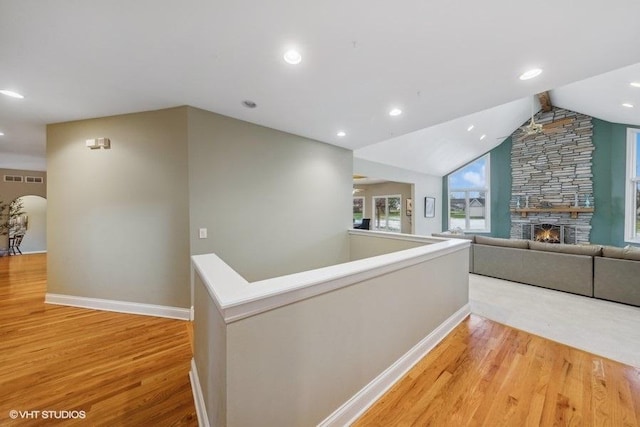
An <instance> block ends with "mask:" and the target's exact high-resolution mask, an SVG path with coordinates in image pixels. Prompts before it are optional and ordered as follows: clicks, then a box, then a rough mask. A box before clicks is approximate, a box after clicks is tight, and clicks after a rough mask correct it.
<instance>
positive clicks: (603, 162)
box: [442, 118, 638, 246]
mask: <svg viewBox="0 0 640 427" xmlns="http://www.w3.org/2000/svg"><path fill="white" fill-rule="evenodd" d="M629 127H638V126H629V125H624V124H619V123H610V122H607V121H604V120H600V119H596V118H593V145H594V147H595V151H594V152H593V167H592V172H593V195H594V203H595V212H594V214H593V220H592V222H591V227H592V228H591V242H592V243H597V244H601V245H612V246H625V245H626V243H625V241H624V199H625V188H624V186H625V174H626V159H625V157H626V150H627V145H626V144H627V128H629ZM511 145H512V140H511V138H507V139H506V140H505V141H504V142H503V143H502V144H500V145H499V146H497V147H496V148H494V149H493V150H491V151H490V153H491V233H490V235H491V236H494V237H505V238H508V237H509V234H510V227H511V213H510V212H509V202H510V200H511ZM447 181H448V175H445V176H444V177H443V179H442V195H443V198H444V199H445V202H444V203H443V204H442V205H443V206H442V218H443V219H442V229H443V230H447V229H448V223H447V222H448V218H447V205H446V199H447V195H448V194H449V192H448V188H447V187H448V186H447Z"/></svg>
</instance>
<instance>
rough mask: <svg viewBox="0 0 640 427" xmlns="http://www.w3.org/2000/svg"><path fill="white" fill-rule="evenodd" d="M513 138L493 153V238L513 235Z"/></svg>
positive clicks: (492, 151) (508, 139) (505, 141)
mask: <svg viewBox="0 0 640 427" xmlns="http://www.w3.org/2000/svg"><path fill="white" fill-rule="evenodd" d="M511 142H512V141H511V137H509V138H507V139H505V140H504V142H503V143H502V144H500V145H498V146H497V147H496V148H494V149H493V150H491V151H490V153H491V193H490V195H491V236H493V237H504V238H509V235H510V234H511V212H510V210H509V202H510V201H511Z"/></svg>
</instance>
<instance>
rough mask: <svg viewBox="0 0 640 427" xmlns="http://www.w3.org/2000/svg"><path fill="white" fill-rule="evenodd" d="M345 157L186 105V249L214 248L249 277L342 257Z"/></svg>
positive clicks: (347, 205) (347, 217)
mask: <svg viewBox="0 0 640 427" xmlns="http://www.w3.org/2000/svg"><path fill="white" fill-rule="evenodd" d="M352 162H353V160H352V152H351V151H349V150H345V149H343V148H339V147H335V146H332V145H328V144H323V143H320V142H317V141H313V140H310V139H307V138H303V137H300V136H296V135H292V134H288V133H285V132H280V131H277V130H274V129H269V128H265V127H263V126H258V125H255V124H251V123H248V122H243V121H240V120H236V119H232V118H230V117H225V116H221V115H219V114H215V113H211V112H208V111H204V110H199V109H196V108H191V107H189V177H190V183H189V192H190V217H191V253H192V254H204V253H215V254H217V255H218V256H219V257H220V258H222V259H223V260H224V261H225V262H226V263H227V264H229V265H230V266H232V267H233V268H234V269H235V270H236V271H237V272H238V273H240V274H241V275H242V276H243V277H244V278H245V279H247V280H248V281H256V280H261V279H266V278H270V277H277V276H281V275H284V274H290V273H295V272H299V271H305V270H309V269H313V268H319V267H324V266H327V265H333V264H337V263H341V262H346V261H347V260H348V257H349V246H348V241H347V238H346V233H345V231H346V230H347V229H349V228H350V227H351V225H352V221H351V208H352V201H351V183H352V166H353V165H352ZM199 228H207V230H208V238H207V239H199V238H198V237H197V236H198V229H199Z"/></svg>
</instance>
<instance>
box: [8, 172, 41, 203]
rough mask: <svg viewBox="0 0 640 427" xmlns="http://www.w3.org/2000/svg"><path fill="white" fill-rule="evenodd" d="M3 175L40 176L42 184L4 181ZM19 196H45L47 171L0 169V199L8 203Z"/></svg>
mask: <svg viewBox="0 0 640 427" xmlns="http://www.w3.org/2000/svg"><path fill="white" fill-rule="evenodd" d="M5 175H20V176H22V177H25V176H40V177H43V178H44V183H43V184H28V183H26V182H4V176H5ZM20 196H41V197H44V198H46V197H47V173H46V172H38V171H28V170H22V169H0V200H2V201H4V202H6V203H9V202H11V201H12V200H15V199H17V198H18V197H20Z"/></svg>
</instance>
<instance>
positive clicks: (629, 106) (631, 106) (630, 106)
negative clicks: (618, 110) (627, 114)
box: [622, 102, 633, 108]
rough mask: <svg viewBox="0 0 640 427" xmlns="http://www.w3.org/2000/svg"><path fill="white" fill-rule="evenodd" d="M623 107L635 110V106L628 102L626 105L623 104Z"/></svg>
mask: <svg viewBox="0 0 640 427" xmlns="http://www.w3.org/2000/svg"><path fill="white" fill-rule="evenodd" d="M622 106H623V107H627V108H633V104H629V103H628V102H625V103H624V104H622Z"/></svg>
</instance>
